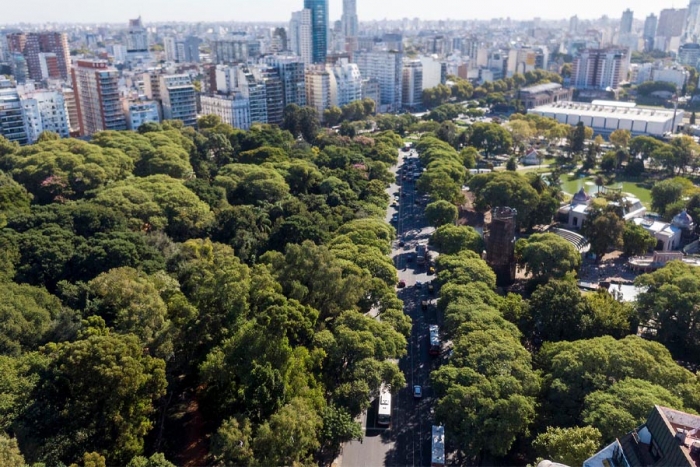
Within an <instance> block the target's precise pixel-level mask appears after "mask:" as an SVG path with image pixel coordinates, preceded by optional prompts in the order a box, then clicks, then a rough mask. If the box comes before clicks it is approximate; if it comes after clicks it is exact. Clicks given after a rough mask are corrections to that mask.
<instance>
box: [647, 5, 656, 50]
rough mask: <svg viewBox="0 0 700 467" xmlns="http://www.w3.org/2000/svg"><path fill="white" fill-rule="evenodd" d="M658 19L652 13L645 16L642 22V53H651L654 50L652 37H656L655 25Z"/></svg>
mask: <svg viewBox="0 0 700 467" xmlns="http://www.w3.org/2000/svg"><path fill="white" fill-rule="evenodd" d="M657 21H658V18H657V17H656V15H655V14H654V13H652V14H650V15H649V16H647V19H646V20H645V21H644V51H645V52H651V51H652V50H654V37H656V23H657Z"/></svg>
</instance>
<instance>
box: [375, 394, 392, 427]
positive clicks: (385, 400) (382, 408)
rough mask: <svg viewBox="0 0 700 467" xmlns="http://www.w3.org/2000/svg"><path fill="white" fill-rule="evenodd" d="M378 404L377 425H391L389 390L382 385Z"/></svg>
mask: <svg viewBox="0 0 700 467" xmlns="http://www.w3.org/2000/svg"><path fill="white" fill-rule="evenodd" d="M378 402H379V403H378V404H377V405H378V407H377V425H381V426H389V425H391V393H390V392H389V389H388V388H387V387H386V386H384V385H382V388H381V389H380V390H379V401H378Z"/></svg>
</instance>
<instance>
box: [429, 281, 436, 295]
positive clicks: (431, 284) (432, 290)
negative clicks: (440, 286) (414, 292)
mask: <svg viewBox="0 0 700 467" xmlns="http://www.w3.org/2000/svg"><path fill="white" fill-rule="evenodd" d="M433 292H435V287H434V286H433V283H432V282H431V283H430V284H428V293H429V294H432V293H433Z"/></svg>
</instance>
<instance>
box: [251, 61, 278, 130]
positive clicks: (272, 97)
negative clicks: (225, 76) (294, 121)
mask: <svg viewBox="0 0 700 467" xmlns="http://www.w3.org/2000/svg"><path fill="white" fill-rule="evenodd" d="M251 71H252V72H253V76H254V77H255V79H256V80H257V81H258V82H260V83H262V84H264V85H265V100H266V101H267V123H271V124H275V125H280V124H281V123H282V119H283V118H284V86H283V85H282V80H281V79H280V76H279V74H278V73H277V70H276V69H275V68H273V67H270V66H265V65H261V66H256V67H253V69H252V70H251Z"/></svg>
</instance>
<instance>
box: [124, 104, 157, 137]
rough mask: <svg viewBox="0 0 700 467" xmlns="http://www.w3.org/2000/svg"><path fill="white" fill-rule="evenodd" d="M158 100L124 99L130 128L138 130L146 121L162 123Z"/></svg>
mask: <svg viewBox="0 0 700 467" xmlns="http://www.w3.org/2000/svg"><path fill="white" fill-rule="evenodd" d="M158 107H159V106H158V103H157V102H156V101H131V102H129V101H126V100H125V101H124V113H125V114H126V125H127V128H128V129H129V130H138V129H139V127H140V126H141V125H143V124H144V123H160V112H159V108H158Z"/></svg>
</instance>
